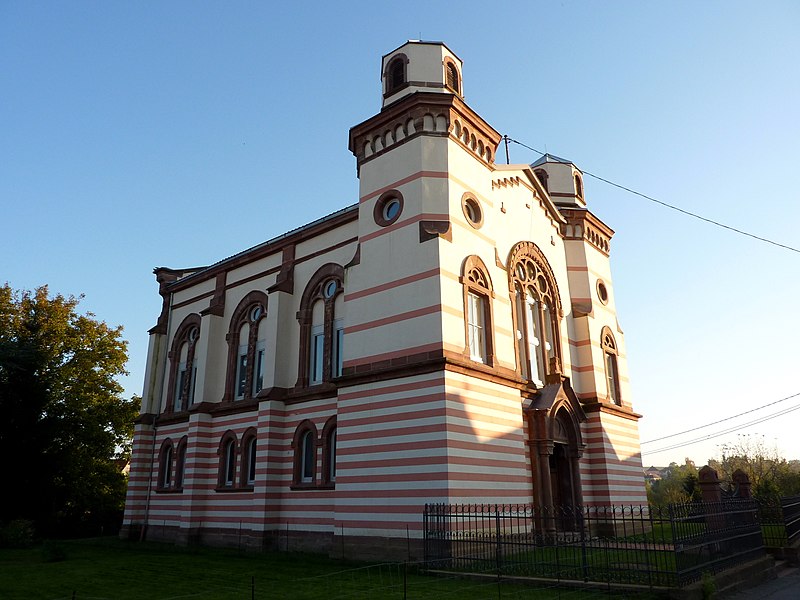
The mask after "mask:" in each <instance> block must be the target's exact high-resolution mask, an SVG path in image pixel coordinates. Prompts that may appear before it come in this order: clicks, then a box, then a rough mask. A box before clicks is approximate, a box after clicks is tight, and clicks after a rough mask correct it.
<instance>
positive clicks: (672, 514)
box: [659, 504, 681, 585]
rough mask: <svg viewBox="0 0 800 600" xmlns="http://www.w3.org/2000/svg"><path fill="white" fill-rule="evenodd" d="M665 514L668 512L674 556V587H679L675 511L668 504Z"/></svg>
mask: <svg viewBox="0 0 800 600" xmlns="http://www.w3.org/2000/svg"><path fill="white" fill-rule="evenodd" d="M659 510H663V509H661V508H659ZM667 512H668V516H669V527H670V530H671V531H672V552H673V553H674V554H675V584H676V585H680V584H681V576H680V572H681V567H680V564H679V562H680V561H679V558H680V557H679V552H678V535H677V532H676V531H675V511H674V510H673V508H672V504H668V505H667Z"/></svg>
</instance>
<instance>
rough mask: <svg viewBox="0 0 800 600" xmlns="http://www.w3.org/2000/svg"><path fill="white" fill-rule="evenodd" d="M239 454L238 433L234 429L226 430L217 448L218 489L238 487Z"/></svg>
mask: <svg viewBox="0 0 800 600" xmlns="http://www.w3.org/2000/svg"><path fill="white" fill-rule="evenodd" d="M238 455H239V444H238V439H237V438H236V434H235V433H233V432H232V431H226V432H225V435H223V436H222V439H221V440H220V442H219V447H218V448H217V456H219V476H218V479H217V489H218V490H230V489H234V488H235V487H236V463H237V462H238V461H237V458H238Z"/></svg>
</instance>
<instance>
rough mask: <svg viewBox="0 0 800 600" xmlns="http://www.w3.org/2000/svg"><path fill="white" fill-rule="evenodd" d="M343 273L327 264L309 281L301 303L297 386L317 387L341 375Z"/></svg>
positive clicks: (342, 351)
mask: <svg viewBox="0 0 800 600" xmlns="http://www.w3.org/2000/svg"><path fill="white" fill-rule="evenodd" d="M343 282H344V269H342V267H341V266H340V265H336V264H333V263H329V264H327V265H325V266H323V267H321V268H320V269H319V270H318V271H317V272H316V273H315V274H314V276H313V277H312V278H311V280H310V281H309V283H308V286H306V289H305V291H304V292H303V297H302V298H301V300H300V310H299V311H297V319H298V321H299V322H300V364H299V365H298V369H297V372H298V378H297V386H298V387H306V386H309V385H320V384H322V383H326V382H329V381H330V380H331V379H333V378H334V377H339V376H340V375H341V374H342V366H343V359H344V343H345V340H344V286H343Z"/></svg>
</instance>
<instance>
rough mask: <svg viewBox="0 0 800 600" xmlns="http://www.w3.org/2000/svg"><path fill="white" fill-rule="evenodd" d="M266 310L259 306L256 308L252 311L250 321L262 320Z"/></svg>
mask: <svg viewBox="0 0 800 600" xmlns="http://www.w3.org/2000/svg"><path fill="white" fill-rule="evenodd" d="M263 312H264V309H263V308H262V307H261V305H260V304H259V305H258V306H254V307H253V310H251V311H250V320H251V321H258V320H259V319H260V318H261V315H262V313H263Z"/></svg>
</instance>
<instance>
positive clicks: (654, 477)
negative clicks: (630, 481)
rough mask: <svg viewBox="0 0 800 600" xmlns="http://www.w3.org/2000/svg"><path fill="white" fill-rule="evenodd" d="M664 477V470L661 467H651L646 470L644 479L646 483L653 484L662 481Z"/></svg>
mask: <svg viewBox="0 0 800 600" xmlns="http://www.w3.org/2000/svg"><path fill="white" fill-rule="evenodd" d="M663 477H664V468H661V467H649V468H647V469H645V470H644V478H645V481H649V482H650V483H653V482H654V481H660V480H661V479H663Z"/></svg>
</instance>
